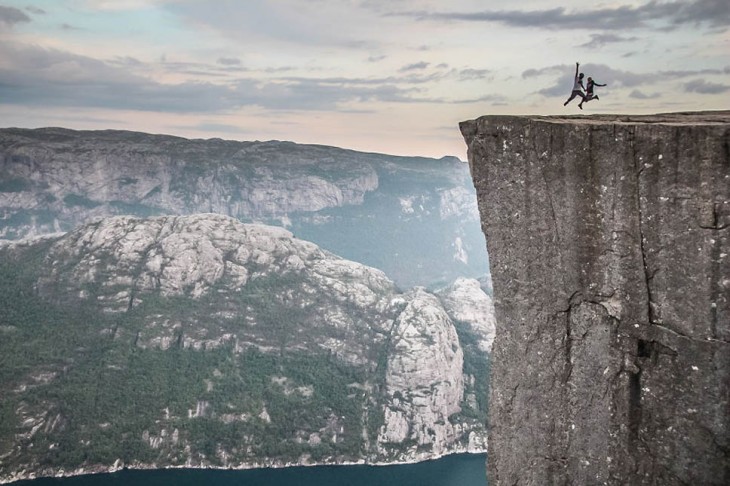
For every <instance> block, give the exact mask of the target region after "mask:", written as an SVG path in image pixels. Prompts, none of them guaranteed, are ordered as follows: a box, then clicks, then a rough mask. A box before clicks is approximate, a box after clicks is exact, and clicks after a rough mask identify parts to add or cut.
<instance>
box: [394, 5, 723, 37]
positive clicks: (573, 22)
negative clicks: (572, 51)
mask: <svg viewBox="0 0 730 486" xmlns="http://www.w3.org/2000/svg"><path fill="white" fill-rule="evenodd" d="M391 15H397V16H407V17H411V18H414V19H418V20H440V21H461V22H491V23H499V24H503V25H507V26H511V27H529V28H541V29H551V30H557V29H562V30H564V29H590V30H626V29H631V28H639V27H647V26H649V25H650V24H653V23H662V24H665V25H663V26H661V28H666V24H668V25H670V26H672V27H677V26H679V25H682V24H686V23H694V24H698V23H707V24H709V25H712V26H716V27H717V26H728V25H730V5H729V4H728V2H727V0H694V1H686V0H681V1H679V0H675V1H670V2H660V1H650V2H648V3H646V4H644V5H640V6H638V7H634V6H629V5H622V6H617V7H605V8H596V9H580V10H571V11H568V10H566V9H565V8H563V7H557V8H552V9H547V10H530V11H524V10H484V11H478V12H426V11H419V12H401V13H395V14H391ZM657 28H659V27H657Z"/></svg>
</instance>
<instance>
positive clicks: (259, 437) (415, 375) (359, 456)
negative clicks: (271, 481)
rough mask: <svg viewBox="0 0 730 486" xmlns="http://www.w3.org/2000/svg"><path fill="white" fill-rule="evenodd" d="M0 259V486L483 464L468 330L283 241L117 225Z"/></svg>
mask: <svg viewBox="0 0 730 486" xmlns="http://www.w3.org/2000/svg"><path fill="white" fill-rule="evenodd" d="M0 262H2V265H0V287H1V288H0V302H1V303H2V309H0V318H1V320H0V323H2V324H3V326H2V327H0V337H2V339H1V340H0V354H2V355H3V356H4V358H5V361H4V363H6V365H7V367H5V368H4V369H3V374H2V375H1V376H0V378H2V379H0V396H2V401H1V402H0V405H2V413H3V416H2V417H3V424H2V428H0V465H2V469H1V470H0V471H1V472H2V474H0V482H2V481H3V480H8V479H9V478H14V479H20V478H23V477H31V475H37V476H42V475H51V474H57V473H59V471H60V470H64V471H67V472H68V471H81V472H83V471H100V470H104V469H105V468H108V469H113V468H119V467H122V466H128V467H168V466H183V465H185V466H187V467H235V468H239V467H256V466H266V465H286V464H316V463H325V464H334V463H343V462H394V461H414V460H422V459H428V458H434V457H438V456H441V455H443V454H447V453H450V452H463V451H483V450H484V443H485V435H486V434H485V429H484V424H483V422H482V421H480V419H479V415H478V413H475V411H478V408H479V406H480V404H478V403H477V398H476V397H477V394H478V390H475V386H474V383H473V382H474V377H473V374H470V375H466V374H465V371H466V366H465V358H464V350H463V347H462V344H461V341H460V340H461V336H462V334H461V333H460V331H459V332H457V329H456V327H455V325H454V323H455V322H456V321H455V320H454V319H455V318H456V315H457V314H458V316H459V319H460V320H459V321H458V323H459V325H464V326H465V327H466V328H467V329H468V330H469V332H470V333H471V334H470V336H472V337H471V340H472V341H474V342H482V341H485V340H488V339H489V337H488V336H484V335H483V334H484V333H483V331H482V330H483V329H484V325H483V324H481V323H479V321H480V320H483V319H484V318H485V316H483V315H479V314H475V315H466V314H464V313H463V312H459V311H455V310H453V309H452V307H453V303H450V304H447V306H448V309H452V310H447V308H445V307H444V305H443V304H442V301H441V300H440V299H439V297H437V296H436V295H435V294H433V293H430V292H428V291H426V290H425V289H423V288H416V289H414V290H411V291H408V292H401V291H399V290H398V289H397V287H396V286H395V284H394V283H393V282H392V281H391V280H389V279H388V278H387V277H386V276H385V274H384V273H383V272H381V271H379V270H377V269H374V268H371V267H367V266H365V265H362V264H359V263H355V262H352V261H348V260H344V259H342V258H340V257H337V256H336V255H334V254H332V253H329V252H327V251H324V250H322V249H321V248H319V247H318V246H316V245H314V244H313V243H310V242H307V241H304V240H300V239H297V238H295V237H294V236H293V235H292V234H291V233H290V232H288V231H286V230H284V229H282V228H278V227H271V226H265V225H260V224H244V223H241V222H240V221H238V220H236V219H233V218H231V217H227V216H222V215H217V214H198V215H191V216H164V217H154V218H146V219H141V218H134V217H129V216H120V217H114V218H107V219H103V220H100V221H98V222H95V223H91V224H88V225H85V226H82V227H80V228H78V229H76V230H74V231H72V232H70V233H67V234H64V235H56V236H48V237H44V238H36V239H33V240H22V241H18V242H6V243H4V244H0ZM456 287H464V288H466V287H468V288H471V292H472V293H476V292H480V290H479V284H478V282H477V281H476V280H472V281H467V280H465V281H463V282H460V283H459V285H458V286H456ZM443 295H444V296H446V295H448V296H451V297H450V298H452V299H453V295H454V292H452V291H446V293H445V294H443ZM484 295H485V296H486V294H484ZM444 296H442V297H441V298H442V299H443V300H444V302H451V301H450V300H449V299H447V298H446V297H444ZM470 343H471V341H469V342H467V343H465V346H467V349H471V346H472V345H471V344H470ZM479 356H480V358H479V359H482V360H484V359H486V353H485V352H482V353H481V354H480V355H479ZM6 365H4V366H6ZM470 373H472V372H471V371H470ZM467 382H468V383H467ZM481 406H482V409H481V411H482V412H483V411H484V410H485V408H486V406H485V404H481ZM462 410H465V411H468V412H469V413H462Z"/></svg>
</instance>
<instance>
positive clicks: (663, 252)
mask: <svg viewBox="0 0 730 486" xmlns="http://www.w3.org/2000/svg"><path fill="white" fill-rule="evenodd" d="M461 131H462V134H463V135H464V138H465V140H466V143H467V145H468V148H469V163H470V167H471V171H472V177H473V179H474V183H475V186H476V188H477V194H478V201H479V209H480V213H481V218H482V227H483V230H484V233H485V235H486V238H487V242H488V247H489V255H490V260H491V271H492V277H493V280H494V296H495V306H496V319H497V336H496V339H495V342H494V354H493V364H492V375H491V396H490V412H489V413H490V437H489V458H488V461H489V467H488V471H489V481H490V484H498V485H499V484H533V485H538V484H616V485H618V484H727V483H728V481H730V458H729V457H728V451H729V449H728V447H729V445H730V444H729V443H728V441H729V440H730V430H728V428H729V427H730V417H729V413H730V403H729V401H728V400H729V398H728V397H729V396H730V395H729V392H730V390H729V386H730V379H729V378H730V374H729V371H730V344H729V341H730V257H729V256H728V254H729V253H730V245H729V243H730V241H729V238H730V155H729V149H728V147H729V146H730V112H709V113H694V114H668V115H655V116H591V117H509V116H488V117H482V118H479V119H478V120H474V121H468V122H463V123H462V124H461Z"/></svg>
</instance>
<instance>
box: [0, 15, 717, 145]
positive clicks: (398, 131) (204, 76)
mask: <svg viewBox="0 0 730 486" xmlns="http://www.w3.org/2000/svg"><path fill="white" fill-rule="evenodd" d="M576 61H580V62H581V71H583V72H585V73H586V75H587V76H592V77H593V78H594V79H596V80H597V81H598V82H600V83H607V84H608V86H607V87H605V88H597V93H598V94H599V95H600V100H599V101H592V102H590V103H588V104H586V105H585V106H584V110H583V113H587V114H590V113H656V112H663V111H687V110H692V111H694V110H712V109H729V108H730V103H728V100H730V1H728V0H678V1H661V0H657V1H637V0H616V1H612V0H607V1H599V2H591V1H585V0H582V1H573V0H568V1H562V2H554V1H537V0H534V1H533V0H520V1H519V2H517V1H513V2H505V1H503V0H498V1H492V0H449V1H445V0H438V1H436V0H433V1H432V0H240V1H234V0H215V1H202V0H0V126H3V127H7V126H20V127H42V126H63V127H68V128H79V129H104V128H119V129H127V130H139V131H146V132H153V133H169V134H175V135H180V136H185V137H195V138H211V137H221V138H227V139H235V140H271V139H276V140H293V141H295V142H300V143H320V144H326V145H335V146H340V147H345V148H352V149H357V150H365V151H372V152H385V153H391V154H402V155H427V156H433V157H441V156H443V155H456V156H458V157H460V158H462V159H465V157H466V153H465V152H466V150H465V147H464V143H463V140H462V139H461V135H460V134H459V131H458V127H457V125H458V122H459V121H461V120H466V119H471V118H475V117H478V116H480V115H486V114H540V115H549V114H566V113H569V114H574V113H579V112H580V110H579V109H578V107H577V103H576V102H575V101H574V102H573V103H572V104H571V105H569V106H568V107H563V101H565V99H566V98H567V96H568V95H569V94H570V90H571V87H572V76H573V74H574V69H575V62H576Z"/></svg>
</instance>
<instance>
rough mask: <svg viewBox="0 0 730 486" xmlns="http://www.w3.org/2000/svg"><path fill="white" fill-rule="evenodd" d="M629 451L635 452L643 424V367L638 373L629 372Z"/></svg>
mask: <svg viewBox="0 0 730 486" xmlns="http://www.w3.org/2000/svg"><path fill="white" fill-rule="evenodd" d="M628 421H629V452H630V453H631V454H635V453H636V452H637V451H636V450H637V448H638V443H639V427H640V425H641V368H639V370H638V371H637V372H636V373H629V409H628Z"/></svg>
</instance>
